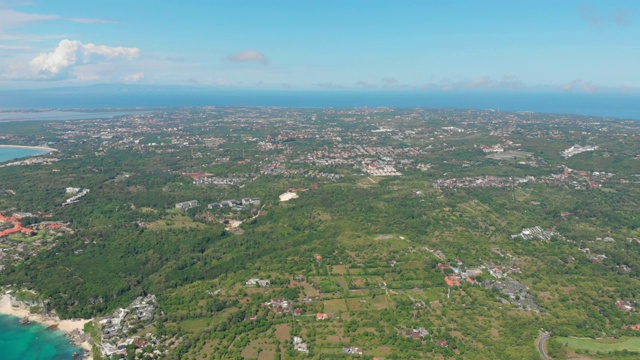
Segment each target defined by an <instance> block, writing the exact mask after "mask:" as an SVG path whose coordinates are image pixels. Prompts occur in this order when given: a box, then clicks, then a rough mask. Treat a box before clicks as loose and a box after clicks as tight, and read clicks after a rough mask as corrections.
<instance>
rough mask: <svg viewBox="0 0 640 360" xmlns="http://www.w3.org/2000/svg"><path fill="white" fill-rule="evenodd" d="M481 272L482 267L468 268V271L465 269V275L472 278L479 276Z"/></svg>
mask: <svg viewBox="0 0 640 360" xmlns="http://www.w3.org/2000/svg"><path fill="white" fill-rule="evenodd" d="M480 274H482V269H480V268H472V269H467V271H465V275H466V276H468V277H471V278H474V277H477V276H479V275H480Z"/></svg>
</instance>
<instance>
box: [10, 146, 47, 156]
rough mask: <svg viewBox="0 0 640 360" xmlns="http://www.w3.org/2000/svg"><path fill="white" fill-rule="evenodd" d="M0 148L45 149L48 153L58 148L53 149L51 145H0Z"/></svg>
mask: <svg viewBox="0 0 640 360" xmlns="http://www.w3.org/2000/svg"><path fill="white" fill-rule="evenodd" d="M0 148H14V149H32V150H42V151H46V152H47V153H50V152H53V151H58V149H54V148H51V147H48V146H26V145H0ZM43 155H44V154H43Z"/></svg>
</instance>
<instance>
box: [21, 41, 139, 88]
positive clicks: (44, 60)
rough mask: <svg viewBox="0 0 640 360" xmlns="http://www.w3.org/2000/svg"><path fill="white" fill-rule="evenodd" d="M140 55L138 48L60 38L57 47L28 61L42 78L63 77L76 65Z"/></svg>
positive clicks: (35, 72) (71, 73)
mask: <svg viewBox="0 0 640 360" xmlns="http://www.w3.org/2000/svg"><path fill="white" fill-rule="evenodd" d="M139 55H140V49H138V48H127V47H111V46H106V45H94V44H83V43H81V42H80V41H77V40H62V41H60V43H59V44H58V47H57V48H56V49H55V50H53V51H51V52H48V53H42V54H40V55H38V56H36V57H35V58H34V59H33V60H31V62H30V63H29V65H30V67H31V71H32V72H33V73H34V74H36V75H38V76H41V77H44V78H53V79H64V78H71V77H75V76H74V69H75V68H76V67H77V66H81V65H86V64H95V63H100V62H105V61H110V60H120V59H124V60H131V59H135V58H137V57H138V56H139Z"/></svg>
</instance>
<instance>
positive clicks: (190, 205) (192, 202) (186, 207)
mask: <svg viewBox="0 0 640 360" xmlns="http://www.w3.org/2000/svg"><path fill="white" fill-rule="evenodd" d="M197 206H198V200H190V201H185V202H181V203H177V204H176V209H180V210H189V209H192V208H194V207H197Z"/></svg>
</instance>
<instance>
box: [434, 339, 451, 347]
mask: <svg viewBox="0 0 640 360" xmlns="http://www.w3.org/2000/svg"><path fill="white" fill-rule="evenodd" d="M436 346H441V347H444V348H446V347H449V345H448V344H447V340H438V341H436Z"/></svg>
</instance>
